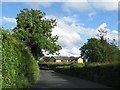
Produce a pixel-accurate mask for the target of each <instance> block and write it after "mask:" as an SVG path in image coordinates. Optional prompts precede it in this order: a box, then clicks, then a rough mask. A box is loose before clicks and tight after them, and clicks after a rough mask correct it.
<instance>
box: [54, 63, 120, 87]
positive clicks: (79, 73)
mask: <svg viewBox="0 0 120 90" xmlns="http://www.w3.org/2000/svg"><path fill="white" fill-rule="evenodd" d="M82 66H83V67H82ZM119 68H120V63H118V64H107V65H105V64H104V65H101V64H100V65H98V64H97V65H95V64H94V65H87V66H86V65H85V66H84V65H80V66H79V67H78V65H76V66H75V65H71V66H70V68H66V67H56V69H54V70H55V71H56V72H59V73H63V74H67V75H70V76H74V77H79V78H82V79H87V80H91V81H95V82H99V83H102V84H105V85H107V86H110V87H114V88H119V83H120V79H119V76H120V70H119Z"/></svg>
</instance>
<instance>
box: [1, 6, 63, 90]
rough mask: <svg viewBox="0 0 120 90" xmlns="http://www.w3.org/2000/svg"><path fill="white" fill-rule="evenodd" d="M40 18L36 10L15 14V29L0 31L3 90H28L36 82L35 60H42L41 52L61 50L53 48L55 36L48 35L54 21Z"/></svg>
mask: <svg viewBox="0 0 120 90" xmlns="http://www.w3.org/2000/svg"><path fill="white" fill-rule="evenodd" d="M44 16H45V13H43V12H41V11H40V10H33V9H31V10H28V9H27V8H26V9H23V10H20V13H19V14H17V17H16V19H17V25H16V27H15V28H14V29H13V30H12V31H11V32H10V31H9V30H4V28H3V27H1V28H0V32H1V33H2V34H1V36H0V38H1V39H0V40H2V44H0V45H2V48H1V46H0V50H1V51H2V59H1V60H2V75H1V71H0V81H1V78H2V88H3V89H7V88H14V89H18V88H28V87H30V85H32V84H33V83H34V82H36V81H37V80H38V78H39V74H40V73H39V72H40V70H39V66H38V64H37V60H39V59H40V57H42V56H44V54H43V51H42V50H44V51H48V52H49V53H51V54H52V53H58V51H59V50H60V49H61V46H59V45H57V44H56V41H57V39H58V36H52V34H51V33H52V31H51V29H52V28H53V27H54V26H56V20H52V19H46V18H44ZM0 43H1V42H0ZM51 47H52V48H51ZM1 51H0V52H1ZM0 65H1V62H0ZM0 69H1V67H0ZM0 86H1V82H0Z"/></svg>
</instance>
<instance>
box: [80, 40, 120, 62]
mask: <svg viewBox="0 0 120 90" xmlns="http://www.w3.org/2000/svg"><path fill="white" fill-rule="evenodd" d="M80 50H81V56H82V57H83V58H84V60H85V59H87V60H88V62H116V61H119V56H120V50H119V49H118V47H117V46H115V45H113V44H109V43H108V42H106V41H104V43H101V40H99V39H96V38H90V39H88V42H87V43H85V44H84V45H83V46H82V47H81V48H80Z"/></svg>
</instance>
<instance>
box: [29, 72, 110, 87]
mask: <svg viewBox="0 0 120 90" xmlns="http://www.w3.org/2000/svg"><path fill="white" fill-rule="evenodd" d="M30 88H110V87H107V86H104V85H101V84H98V83H94V82H91V81H87V80H82V79H79V78H75V77H71V76H67V75H64V74H59V73H56V72H54V71H52V70H40V77H39V80H38V81H37V82H36V83H34V84H33V85H32V86H31V87H30Z"/></svg>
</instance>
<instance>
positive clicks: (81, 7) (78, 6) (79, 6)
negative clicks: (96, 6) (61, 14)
mask: <svg viewBox="0 0 120 90" xmlns="http://www.w3.org/2000/svg"><path fill="white" fill-rule="evenodd" d="M62 8H63V10H64V11H67V12H71V11H77V12H83V11H92V10H93V9H92V8H91V7H90V5H89V3H88V2H87V1H84V2H64V4H63V6H62Z"/></svg>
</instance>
